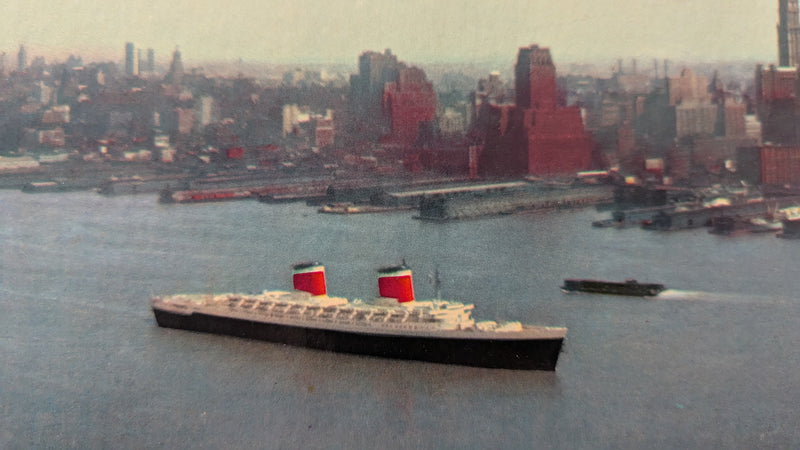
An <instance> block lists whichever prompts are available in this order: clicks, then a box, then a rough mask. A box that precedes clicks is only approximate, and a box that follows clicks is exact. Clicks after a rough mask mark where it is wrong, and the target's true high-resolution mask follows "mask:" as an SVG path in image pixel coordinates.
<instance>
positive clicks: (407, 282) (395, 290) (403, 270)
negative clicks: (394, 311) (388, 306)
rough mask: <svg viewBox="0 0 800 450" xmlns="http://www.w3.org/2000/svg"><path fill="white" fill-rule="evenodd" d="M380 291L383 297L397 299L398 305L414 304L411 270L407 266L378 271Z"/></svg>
mask: <svg viewBox="0 0 800 450" xmlns="http://www.w3.org/2000/svg"><path fill="white" fill-rule="evenodd" d="M378 291H379V292H380V296H381V297H388V298H395V299H397V302H398V303H406V302H413V301H414V283H413V280H412V279H411V269H409V268H408V267H406V266H405V264H402V265H399V266H394V267H385V268H382V269H378Z"/></svg>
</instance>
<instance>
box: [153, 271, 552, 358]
mask: <svg viewBox="0 0 800 450" xmlns="http://www.w3.org/2000/svg"><path fill="white" fill-rule="evenodd" d="M378 273H379V275H378V288H379V292H380V297H379V298H377V299H375V301H373V302H371V303H366V302H363V301H361V300H353V301H348V300H347V299H345V298H341V297H332V296H328V294H327V287H326V281H325V268H324V267H323V266H322V265H320V264H317V263H303V264H298V265H295V266H294V273H293V284H294V291H264V292H263V293H261V294H258V295H250V294H217V295H213V294H178V295H171V296H164V297H156V298H154V299H152V300H151V306H152V309H153V313H154V314H155V318H156V321H157V322H158V325H159V326H162V327H168V328H179V329H186V330H193V331H201V332H208V333H215V334H224V335H232V336H239V337H244V338H251V339H259V340H265V341H272V342H279V343H284V344H290V345H296V346H302V347H310V348H315V349H321V350H328V351H334V352H343V353H355V354H362V355H370V356H379V357H386V358H397V359H411V360H419V361H428V362H436V363H445V364H459V365H467V366H477V367H489V368H505V369H524V370H555V367H556V363H557V361H558V356H559V354H560V352H561V347H562V344H563V340H564V338H565V336H566V332H567V329H566V328H564V327H547V326H533V325H522V324H521V323H520V322H505V323H497V322H494V321H482V322H476V321H475V320H474V319H473V318H472V317H471V312H472V309H473V307H474V306H473V305H470V304H464V303H460V302H452V301H444V300H438V299H433V300H424V301H419V300H416V299H415V298H414V289H413V281H412V274H411V270H410V269H408V268H407V267H405V265H400V266H395V267H388V268H384V269H381V270H379V272H378Z"/></svg>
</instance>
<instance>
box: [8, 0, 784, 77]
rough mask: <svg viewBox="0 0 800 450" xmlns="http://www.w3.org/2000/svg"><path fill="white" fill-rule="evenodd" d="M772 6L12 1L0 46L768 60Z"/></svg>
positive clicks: (574, 1) (196, 54)
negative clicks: (542, 50) (533, 50)
mask: <svg viewBox="0 0 800 450" xmlns="http://www.w3.org/2000/svg"><path fill="white" fill-rule="evenodd" d="M775 9H776V8H775V7H774V5H772V4H771V3H770V2H768V3H762V2H754V1H751V0H731V1H728V2H725V4H724V6H720V5H716V4H714V5H712V4H711V3H710V2H687V1H663V0H662V1H657V0H621V1H620V0H600V1H591V2H590V1H585V0H565V1H558V2H553V1H543V0H538V1H532V2H518V1H500V2H470V1H463V0H461V1H459V0H446V1H438V2H428V1H423V0H412V1H406V2H402V3H397V2H393V1H388V0H379V1H363V0H336V1H330V2H314V1H309V0H298V1H292V2H275V1H271V2H259V1H253V0H242V1H234V2H218V1H209V0H199V1H188V0H176V1H171V2H156V1H151V0H147V1H137V2H118V1H106V0H85V1H80V2H78V1H64V2H58V3H52V2H45V1H43V0H34V1H19V0H14V1H11V2H7V3H6V4H5V5H4V8H3V11H4V14H3V19H2V24H1V26H0V42H2V43H3V44H2V45H0V47H2V48H0V50H3V51H6V52H7V53H9V54H11V52H14V51H16V48H17V47H18V46H19V45H20V44H23V45H25V46H26V47H27V48H29V49H30V50H31V52H32V54H37V55H42V56H44V57H45V58H47V59H48V61H50V60H53V59H58V60H64V59H66V58H67V56H68V55H69V54H81V55H82V56H83V57H84V59H86V60H100V59H109V58H111V59H119V48H120V46H121V45H122V43H124V42H126V41H134V42H137V43H141V45H142V46H145V47H148V48H154V49H155V51H156V54H157V55H158V56H159V58H161V59H162V60H163V59H164V58H166V57H167V56H168V55H170V54H171V52H172V51H173V50H174V48H175V47H176V46H180V48H181V51H182V53H183V54H184V55H185V57H186V58H187V60H189V61H198V62H202V61H237V60H239V59H240V58H241V59H242V60H244V61H246V62H271V63H295V62H297V63H302V62H313V63H348V62H352V60H353V55H355V54H359V53H360V52H362V51H364V50H366V49H382V48H392V49H393V50H394V51H395V52H396V53H398V54H402V55H404V58H405V59H407V60H409V61H415V62H418V63H425V62H472V61H491V60H500V61H507V59H508V53H509V49H514V48H517V47H519V46H521V45H527V44H529V43H533V42H539V43H547V44H548V45H550V46H552V47H554V48H557V49H558V50H557V54H556V55H555V56H556V57H557V58H558V60H559V61H562V62H602V63H605V62H607V61H613V60H614V59H615V58H617V57H643V58H669V59H672V60H675V61H708V60H724V61H730V60H756V61H763V62H769V61H771V60H773V59H775V50H774V48H775V46H774V40H775V31H774V30H775V23H776V20H775V17H776V10H775ZM159 62H160V63H162V62H165V61H159Z"/></svg>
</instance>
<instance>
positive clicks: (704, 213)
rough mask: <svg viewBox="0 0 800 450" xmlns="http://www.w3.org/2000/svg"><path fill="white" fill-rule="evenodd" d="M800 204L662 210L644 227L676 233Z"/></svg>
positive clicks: (798, 200) (798, 201)
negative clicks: (675, 231) (722, 219)
mask: <svg viewBox="0 0 800 450" xmlns="http://www.w3.org/2000/svg"><path fill="white" fill-rule="evenodd" d="M796 204H800V198H798V197H794V198H782V199H780V201H770V202H768V201H749V202H743V203H740V204H733V205H723V206H713V207H705V208H695V209H689V210H677V209H676V210H673V211H668V210H662V211H659V212H657V213H656V214H654V215H653V216H652V218H651V220H649V221H647V222H645V224H644V225H643V227H644V228H645V229H649V230H660V231H674V230H686V229H691V228H701V227H707V226H710V225H711V224H712V223H713V222H714V221H715V220H719V219H721V218H727V217H732V218H736V219H750V218H756V217H764V216H767V215H769V214H770V213H772V212H773V211H774V210H776V209H779V208H785V207H787V206H791V205H796Z"/></svg>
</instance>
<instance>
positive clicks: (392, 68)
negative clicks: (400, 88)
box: [350, 49, 403, 138]
mask: <svg viewBox="0 0 800 450" xmlns="http://www.w3.org/2000/svg"><path fill="white" fill-rule="evenodd" d="M401 67H403V64H402V63H400V62H398V61H397V56H395V55H393V54H392V51H391V50H389V49H387V50H386V51H385V52H384V53H378V52H374V51H367V52H364V53H362V54H361V55H360V56H359V57H358V74H357V75H352V76H351V77H350V107H351V113H352V116H353V117H352V118H353V120H354V122H355V125H354V126H355V130H354V131H355V132H357V133H359V134H362V135H363V136H362V137H365V138H377V137H378V136H380V135H381V134H385V133H386V132H387V131H388V127H389V123H388V120H387V117H386V116H385V115H384V111H383V95H384V92H383V90H384V87H385V86H386V83H390V82H393V81H397V79H398V77H399V73H400V69H401Z"/></svg>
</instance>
